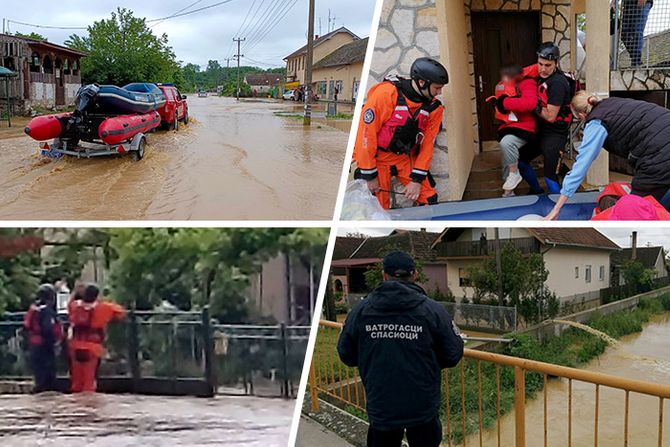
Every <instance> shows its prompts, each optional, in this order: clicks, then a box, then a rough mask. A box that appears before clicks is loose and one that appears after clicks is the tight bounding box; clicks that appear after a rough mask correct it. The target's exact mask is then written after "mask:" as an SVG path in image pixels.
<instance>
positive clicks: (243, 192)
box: [0, 96, 349, 220]
mask: <svg viewBox="0 0 670 447" xmlns="http://www.w3.org/2000/svg"><path fill="white" fill-rule="evenodd" d="M188 101H189V108H190V116H191V118H192V121H191V123H190V124H189V125H188V126H183V125H182V126H181V127H180V129H179V131H178V132H173V131H163V130H161V131H157V132H155V133H152V134H149V136H148V138H147V142H148V145H147V150H146V154H145V157H144V159H143V160H141V161H139V162H135V161H133V160H132V159H131V157H128V156H126V157H115V158H107V157H105V158H98V159H90V160H88V159H74V158H71V157H64V158H62V159H61V160H58V161H52V160H47V159H44V158H42V157H40V156H39V155H38V143H37V142H35V141H33V140H32V139H30V138H28V137H26V136H20V137H14V138H5V139H0V219H56V220H79V219H83V220H107V219H114V220H120V219H128V220H133V219H147V220H163V219H170V220H175V219H178V220H182V219H183V220H185V219H203V220H210V219H228V220H233V219H234V220H237V219H239V220H243V219H330V218H331V217H332V213H333V209H334V205H335V198H336V195H337V188H338V186H339V179H340V174H341V170H342V163H343V160H344V153H345V150H346V146H347V139H348V128H349V123H348V122H347V121H340V122H333V123H332V124H325V122H326V120H317V121H316V122H313V125H312V127H311V128H304V127H303V126H302V121H301V120H299V119H296V118H295V117H287V116H279V115H278V114H281V113H300V111H301V107H300V106H297V105H295V103H293V102H289V101H286V102H277V101H272V100H246V101H241V102H239V103H237V102H236V101H235V100H234V99H231V98H221V97H214V96H213V97H207V98H197V97H195V96H192V97H189V99H188ZM343 111H345V112H346V110H343ZM328 121H330V120H328Z"/></svg>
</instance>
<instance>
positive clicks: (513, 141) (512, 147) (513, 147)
mask: <svg viewBox="0 0 670 447" xmlns="http://www.w3.org/2000/svg"><path fill="white" fill-rule="evenodd" d="M527 143H528V142H527V141H526V140H524V139H523V138H519V137H517V136H516V135H511V134H507V135H505V136H504V137H503V138H502V140H500V151H501V152H502V163H503V176H502V178H503V180H505V179H506V178H507V176H508V175H509V165H512V164H515V163H518V162H519V151H520V150H521V148H522V147H524V146H525V145H526V144H527Z"/></svg>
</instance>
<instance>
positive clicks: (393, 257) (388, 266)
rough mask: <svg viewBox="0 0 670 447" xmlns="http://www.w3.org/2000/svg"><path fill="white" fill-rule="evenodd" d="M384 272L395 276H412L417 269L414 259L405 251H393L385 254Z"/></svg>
mask: <svg viewBox="0 0 670 447" xmlns="http://www.w3.org/2000/svg"><path fill="white" fill-rule="evenodd" d="M383 264H384V272H385V273H386V274H387V275H390V276H394V277H407V276H411V275H412V273H414V270H415V269H416V265H415V264H414V259H412V257H411V256H410V255H409V253H407V252H404V251H392V252H390V253H389V254H387V255H386V256H384V261H383Z"/></svg>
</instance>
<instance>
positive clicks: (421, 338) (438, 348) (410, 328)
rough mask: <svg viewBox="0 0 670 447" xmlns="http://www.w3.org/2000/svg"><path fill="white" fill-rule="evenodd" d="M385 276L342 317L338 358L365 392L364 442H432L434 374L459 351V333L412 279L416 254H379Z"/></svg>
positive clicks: (438, 435) (421, 445)
mask: <svg viewBox="0 0 670 447" xmlns="http://www.w3.org/2000/svg"><path fill="white" fill-rule="evenodd" d="M383 264H384V281H383V282H382V283H381V284H380V285H379V286H377V288H376V289H375V290H373V291H372V292H371V293H370V294H369V295H368V296H367V297H366V298H365V299H364V300H363V301H361V302H360V303H359V304H358V305H357V306H356V307H354V309H353V310H352V311H351V312H350V313H349V315H348V316H347V320H346V321H345V323H344V328H343V330H342V333H341V335H340V339H339V341H338V344H337V351H338V353H339V355H340V359H341V360H342V362H344V363H345V364H346V365H348V366H352V367H354V366H357V367H358V369H359V371H360V374H361V379H362V381H363V386H364V387H365V392H366V398H367V412H368V418H369V420H370V428H369V430H368V439H367V445H368V446H369V447H376V446H384V447H400V445H401V443H402V439H403V436H404V435H405V432H406V433H407V441H408V443H409V445H410V447H438V446H439V445H440V441H441V440H442V424H441V422H440V417H439V407H440V402H441V399H440V397H441V391H440V378H441V370H442V369H443V368H451V367H454V366H456V365H457V364H458V362H459V361H460V360H461V357H463V339H462V338H461V336H460V331H459V330H458V327H456V325H455V324H454V322H453V321H452V319H451V317H450V316H449V314H448V313H447V311H446V310H445V308H444V306H442V305H441V304H439V303H437V302H436V301H433V300H432V299H430V298H428V297H427V296H426V293H425V292H424V290H423V289H422V288H421V287H419V286H418V285H417V284H416V283H415V282H414V281H415V280H416V277H417V273H416V268H415V265H414V260H413V259H412V257H411V256H410V255H408V254H407V253H405V252H401V251H395V252H391V253H389V254H388V255H386V257H384V261H383Z"/></svg>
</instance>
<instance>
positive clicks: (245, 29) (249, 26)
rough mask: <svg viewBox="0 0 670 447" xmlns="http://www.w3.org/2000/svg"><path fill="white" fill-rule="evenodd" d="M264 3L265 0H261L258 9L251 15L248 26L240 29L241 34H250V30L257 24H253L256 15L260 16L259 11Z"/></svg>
mask: <svg viewBox="0 0 670 447" xmlns="http://www.w3.org/2000/svg"><path fill="white" fill-rule="evenodd" d="M264 4H265V0H261V2H260V3H259V4H258V8H256V11H254V15H253V16H252V17H251V19H250V20H249V22H247V24H246V26H245V27H244V28H243V29H241V30H240V31H239V35H242V34H248V32H249V30H250V29H252V27H254V26H255V25H252V24H253V23H254V21H255V20H256V17H258V13H259V12H260V11H261V8H262V7H263V5H264ZM266 10H267V9H266Z"/></svg>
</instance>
